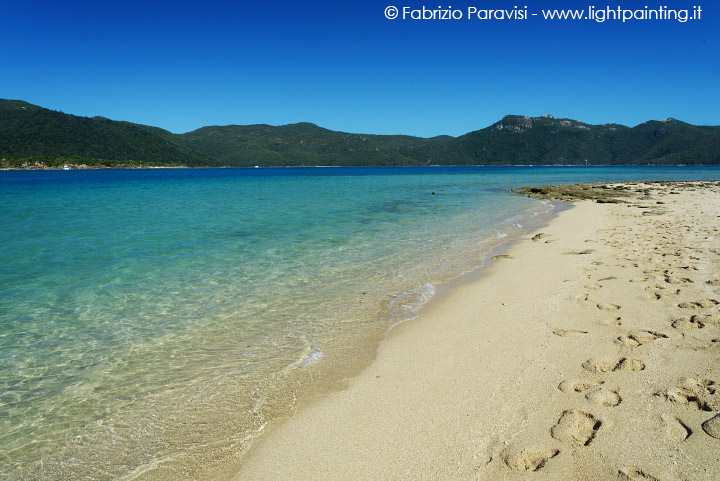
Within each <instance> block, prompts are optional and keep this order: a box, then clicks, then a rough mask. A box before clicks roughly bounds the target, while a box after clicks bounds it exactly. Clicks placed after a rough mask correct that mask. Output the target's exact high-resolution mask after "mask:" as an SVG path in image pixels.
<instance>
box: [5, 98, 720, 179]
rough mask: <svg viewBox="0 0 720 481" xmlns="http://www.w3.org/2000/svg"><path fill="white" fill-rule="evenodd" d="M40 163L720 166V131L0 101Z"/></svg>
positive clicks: (8, 137)
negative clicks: (116, 115)
mask: <svg viewBox="0 0 720 481" xmlns="http://www.w3.org/2000/svg"><path fill="white" fill-rule="evenodd" d="M33 157H51V158H55V160H56V163H55V165H57V159H58V158H59V159H64V158H68V157H77V158H82V159H90V160H91V161H92V162H90V163H95V164H102V165H117V164H118V163H121V164H124V165H127V164H130V165H137V164H145V165H188V166H237V167H247V166H254V165H262V166H292V165H332V166H339V165H368V166H372V165H528V164H533V165H558V164H563V165H567V164H570V165H572V164H580V165H584V164H586V163H587V164H588V165H625V164H720V127H704V126H695V125H691V124H687V123H685V122H680V121H678V120H674V119H667V120H662V121H648V122H645V123H643V124H640V125H638V126H636V127H632V128H631V127H626V126H623V125H618V124H605V125H590V124H585V123H583V122H580V121H577V120H571V119H556V118H554V117H552V116H549V115H546V116H543V117H525V116H519V115H508V116H506V117H504V118H503V119H502V120H501V121H499V122H497V123H495V124H493V125H491V126H489V127H487V128H484V129H481V130H476V131H474V132H470V133H467V134H465V135H462V136H460V137H450V136H439V137H433V138H421V137H412V136H408V135H369V134H351V133H345V132H336V131H332V130H328V129H324V128H321V127H318V126H317V125H314V124H311V123H297V124H290V125H282V126H277V127H275V126H270V125H227V126H211V127H202V128H200V129H197V130H194V131H192V132H187V133H184V134H173V133H171V132H168V131H167V130H163V129H161V128H158V127H151V126H146V125H138V124H133V123H130V122H120V121H113V120H109V119H106V118H102V117H93V118H87V117H77V116H74V115H68V114H64V113H61V112H55V111H51V110H47V109H44V108H42V107H38V106H36V105H32V104H29V103H27V102H22V101H13V100H0V159H2V158H5V159H15V163H16V164H17V162H18V161H17V159H23V158H33ZM7 163H8V162H7V160H6V161H5V162H4V164H5V165H7ZM83 163H86V162H83Z"/></svg>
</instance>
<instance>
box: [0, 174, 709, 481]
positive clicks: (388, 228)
mask: <svg viewBox="0 0 720 481" xmlns="http://www.w3.org/2000/svg"><path fill="white" fill-rule="evenodd" d="M663 179H666V180H682V179H689V180H697V179H715V180H717V179H720V168H718V167H668V168H654V167H653V168H650V167H615V168H594V167H593V168H547V167H544V168H531V167H516V168H490V167H478V168H327V169H326V168H298V169H207V170H130V171H111V170H96V171H69V172H63V171H52V172H50V171H47V172H46V171H42V172H35V171H28V172H13V171H6V172H0V242H1V243H2V244H1V245H2V250H0V361H1V362H0V476H2V477H3V478H7V479H71V478H80V477H85V478H87V479H138V478H143V477H153V478H162V477H166V478H168V479H196V478H202V477H212V476H213V474H212V473H214V472H216V471H217V470H218V469H220V468H221V467H222V466H227V465H228V464H229V463H233V462H236V461H237V456H238V454H239V453H240V452H241V451H242V450H243V449H244V448H245V447H246V446H247V444H248V442H249V441H250V440H251V439H252V438H253V437H254V436H256V435H257V434H258V433H260V432H261V431H262V429H263V427H264V426H265V424H266V423H267V422H268V421H269V420H271V419H272V418H273V417H277V416H282V415H287V414H289V413H290V412H292V409H293V408H294V403H295V402H296V397H297V395H298V393H300V392H301V391H302V389H303V388H304V387H307V386H312V385H313V383H315V384H322V383H325V384H327V383H332V382H334V381H337V380H338V379H339V378H341V377H342V376H343V375H347V374H348V373H351V372H353V370H352V366H353V365H356V364H357V363H358V362H360V361H359V359H366V358H367V356H368V349H370V350H372V349H371V348H373V346H374V345H373V344H372V343H373V342H377V339H379V336H380V335H381V334H382V333H384V332H385V331H386V330H387V329H388V327H389V326H391V325H392V324H393V323H396V322H399V321H402V320H405V319H409V318H412V317H413V316H414V315H415V314H416V312H417V309H418V308H419V307H420V306H422V304H423V303H424V302H425V301H426V300H427V299H428V298H429V297H431V296H432V294H433V293H434V289H435V287H436V286H437V285H438V284H439V283H442V282H443V281H446V280H449V279H451V278H454V277H457V276H458V275H460V274H462V273H463V272H467V271H469V270H471V269H473V268H476V267H478V266H481V265H482V264H483V263H484V261H485V258H486V256H487V254H488V252H489V250H490V249H491V248H493V247H495V246H496V245H498V244H499V243H500V242H502V241H504V240H507V239H511V238H512V237H513V236H514V235H517V234H518V233H522V232H524V231H525V230H526V229H528V228H529V226H531V225H532V223H533V222H539V221H541V220H542V219H544V218H546V217H547V216H548V215H549V213H551V212H552V210H553V205H552V204H549V203H547V202H541V201H537V200H533V199H527V198H524V197H521V196H518V195H515V194H512V193H510V192H509V189H510V188H511V187H520V186H524V185H542V184H556V183H577V182H596V181H616V180H663ZM363 356H364V357H363ZM356 367H357V366H356Z"/></svg>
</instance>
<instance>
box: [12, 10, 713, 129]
mask: <svg viewBox="0 0 720 481" xmlns="http://www.w3.org/2000/svg"><path fill="white" fill-rule="evenodd" d="M653 2H654V0H645V1H640V2H638V1H634V0H631V1H626V0H613V2H610V5H611V7H612V8H617V6H618V5H620V6H622V7H623V8H627V9H635V8H643V7H644V6H645V5H647V6H648V7H649V8H657V7H658V6H661V5H666V6H668V7H669V8H676V9H685V8H688V9H692V6H694V5H699V6H701V7H702V11H703V13H702V15H703V18H702V20H699V21H688V22H686V23H681V22H677V21H657V20H654V21H639V20H635V21H632V22H627V23H622V22H618V21H606V22H604V23H598V22H594V21H565V22H559V21H554V22H553V21H544V20H542V19H541V18H540V17H530V18H529V19H528V20H505V21H500V20H494V21H480V20H473V21H471V20H467V8H468V7H469V6H476V7H477V8H479V9H490V8H497V9H512V7H513V6H515V5H517V6H518V7H520V8H521V9H522V8H523V7H524V6H525V5H527V7H528V10H529V12H530V13H533V12H537V13H540V11H541V9H552V8H577V9H580V8H585V7H587V6H588V5H593V4H594V5H596V6H597V7H598V8H604V7H605V6H606V5H607V4H608V2H607V1H606V0H603V1H602V2H597V1H594V0H588V1H587V2H584V1H577V0H576V1H555V0H544V1H527V2H524V3H523V2H513V1H512V0H509V1H495V0H462V1H460V0H458V1H451V2H439V1H438V0H433V1H427V2H424V1H423V0H403V1H401V0H385V1H377V0H355V1H347V0H334V1H331V2H312V1H300V0H296V1H272V0H269V1H262V2H260V1H256V2H244V1H241V0H235V1H228V2H224V1H213V0H206V1H203V2H185V1H182V0H178V1H173V2H164V1H163V2H157V1H152V0H145V1H135V0H125V1H105V0H95V1H83V2H81V1H44V2H41V1H33V0H25V1H19V0H5V1H3V2H1V3H0V19H2V28H0V61H1V62H2V63H1V65H2V69H0V97H2V98H10V99H20V100H26V101H28V102H31V103H34V104H38V105H41V106H43V107H47V108H51V109H55V110H61V111H63V112H66V113H72V114H75V115H84V116H95V115H101V116H104V117H109V118H111V119H116V120H128V121H132V122H137V123H143V124H148V125H155V126H158V127H162V128H165V129H168V130H170V131H172V132H187V131H190V130H194V129H196V128H199V127H202V126H205V125H227V124H252V123H267V124H272V125H281V124H287V123H292V122H300V121H307V122H313V123H316V124H318V125H320V126H322V127H326V128H329V129H333V130H342V131H347V132H362V133H372V134H396V133H402V134H410V135H418V136H424V137H429V136H434V135H441V134H449V135H461V134H463V133H466V132H469V131H472V130H477V129H480V128H484V127H487V126H488V125H490V124H492V123H494V122H496V121H497V120H499V119H500V118H501V117H502V116H503V115H505V114H521V115H530V116H538V115H543V114H552V115H555V116H556V117H569V118H574V119H578V120H582V121H585V122H588V123H592V124H601V123H607V122H617V123H621V124H625V125H630V126H634V125H637V124H639V123H641V122H644V121H645V120H649V119H662V118H666V117H675V118H677V119H680V120H683V121H686V122H690V123H694V124H701V125H718V124H720V88H719V86H720V33H719V32H720V5H717V3H718V2H717V1H716V0H712V1H708V0H696V1H684V0H682V1H680V0H657V1H655V3H653ZM423 4H424V5H425V6H426V7H428V8H437V7H438V6H441V7H443V8H448V7H450V6H452V8H453V9H457V10H460V11H461V12H462V13H463V16H464V18H463V19H462V20H458V21H447V20H436V21H411V20H401V19H395V20H388V19H387V18H386V17H385V14H384V11H385V8H386V7H388V6H390V5H394V6H397V7H398V8H400V9H402V7H412V8H421V7H422V5H423ZM401 15H402V14H401Z"/></svg>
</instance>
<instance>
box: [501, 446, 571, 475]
mask: <svg viewBox="0 0 720 481" xmlns="http://www.w3.org/2000/svg"><path fill="white" fill-rule="evenodd" d="M559 452H560V451H559V450H557V449H554V448H544V449H525V448H521V447H517V446H511V447H508V448H507V449H506V450H505V451H504V452H503V453H502V454H501V455H500V456H501V458H502V460H503V461H504V462H505V464H506V465H508V466H509V467H510V468H511V469H514V470H515V471H537V470H538V469H540V468H542V467H543V466H544V465H545V463H546V462H547V461H548V459H550V458H553V457H555V456H557V454H558V453H559Z"/></svg>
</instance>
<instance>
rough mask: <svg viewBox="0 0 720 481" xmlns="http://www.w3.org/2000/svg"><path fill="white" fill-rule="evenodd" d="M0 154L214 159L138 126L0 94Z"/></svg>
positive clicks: (134, 162) (91, 159)
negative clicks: (66, 111) (69, 111)
mask: <svg viewBox="0 0 720 481" xmlns="http://www.w3.org/2000/svg"><path fill="white" fill-rule="evenodd" d="M158 130H161V129H158ZM168 134H170V133H169V132H168ZM170 135H172V134H170ZM0 158H2V159H4V160H3V161H2V162H3V163H4V164H6V165H9V166H20V165H22V164H23V163H25V164H30V165H34V164H35V163H42V164H43V165H46V166H57V165H62V164H63V163H81V164H86V165H89V166H128V167H129V166H139V165H186V166H207V165H217V164H216V162H215V160H214V159H213V158H211V157H209V156H207V155H205V154H202V153H200V152H196V151H193V150H190V149H188V148H185V147H183V146H181V145H179V144H177V143H175V142H172V141H171V140H168V139H167V138H163V137H162V136H160V135H158V133H153V132H152V131H150V130H148V129H147V128H145V127H144V126H138V125H134V124H131V123H129V122H118V121H114V120H110V119H106V118H103V117H92V118H89V117H78V116H75V115H69V114H65V113H62V112H57V111H54V110H48V109H44V108H42V107H38V106H37V105H32V104H29V103H27V102H22V101H18V100H3V99H0Z"/></svg>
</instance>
